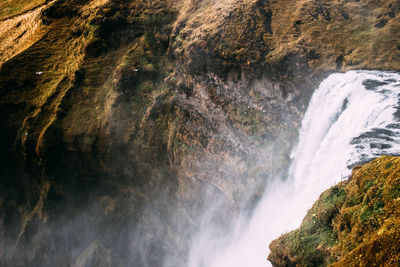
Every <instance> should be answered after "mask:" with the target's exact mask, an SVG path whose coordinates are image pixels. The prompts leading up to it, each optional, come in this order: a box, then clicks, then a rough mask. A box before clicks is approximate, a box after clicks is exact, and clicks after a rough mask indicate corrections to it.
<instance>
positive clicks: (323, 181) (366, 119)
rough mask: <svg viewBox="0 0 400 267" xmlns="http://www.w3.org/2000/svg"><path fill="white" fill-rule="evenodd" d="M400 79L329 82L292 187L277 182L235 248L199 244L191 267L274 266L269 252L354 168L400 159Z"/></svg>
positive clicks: (366, 74) (373, 75)
mask: <svg viewBox="0 0 400 267" xmlns="http://www.w3.org/2000/svg"><path fill="white" fill-rule="evenodd" d="M399 99H400V75H399V74H398V73H394V72H379V71H349V72H347V73H345V74H333V75H330V76H329V77H328V78H327V79H326V80H324V81H323V82H322V83H321V85H320V86H319V88H318V89H317V90H316V91H315V93H314V94H313V96H312V99H311V102H310V104H309V107H308V109H307V112H306V114H305V116H304V119H303V121H302V128H301V130H300V136H299V142H298V146H297V148H295V149H294V150H293V152H292V159H293V162H292V165H291V167H290V169H289V178H288V179H287V180H286V182H277V183H276V184H274V185H273V186H270V187H269V188H268V190H267V191H266V193H265V195H264V197H263V199H262V201H261V202H260V204H259V206H258V207H257V209H256V210H255V211H254V213H253V215H252V217H251V218H250V219H249V220H248V222H247V223H246V224H245V226H244V227H242V225H243V223H242V222H238V223H237V227H235V229H233V230H232V232H233V233H232V236H231V237H229V242H227V241H225V242H227V243H228V245H222V244H224V241H221V240H217V239H216V238H213V237H212V236H211V235H209V234H207V232H206V231H205V233H203V234H201V235H200V237H199V238H198V239H196V241H195V243H194V245H193V248H192V252H191V256H190V262H189V266H191V267H202V266H211V267H236V266H237V267H246V266H251V267H257V266H268V265H270V264H269V263H268V262H267V260H266V258H267V255H268V253H269V251H268V244H269V243H270V242H271V241H272V240H273V239H275V238H277V237H278V236H279V235H281V234H283V233H285V232H287V231H290V230H293V229H295V228H297V227H299V226H300V224H301V221H302V219H303V217H304V216H305V214H306V212H307V210H308V209H309V208H311V206H312V204H313V203H314V202H315V201H316V200H317V198H318V196H319V195H320V194H321V193H322V192H323V191H324V190H326V189H327V188H329V187H331V186H333V185H335V184H336V183H337V182H339V181H341V180H343V179H346V178H348V177H349V175H350V173H351V167H352V166H354V165H355V164H358V163H363V162H365V161H368V160H371V159H373V158H376V157H378V156H380V155H399V154H400V121H399V117H398V116H399V115H400V111H399V110H398V108H399Z"/></svg>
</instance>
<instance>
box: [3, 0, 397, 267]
mask: <svg viewBox="0 0 400 267" xmlns="http://www.w3.org/2000/svg"><path fill="white" fill-rule="evenodd" d="M0 6H1V9H0V96H1V98H0V111H1V112H0V129H1V131H0V147H1V149H0V209H1V210H2V212H1V216H0V226H1V227H0V230H1V236H2V238H1V241H0V254H1V257H0V263H1V265H4V266H27V265H31V266H72V265H74V266H99V265H101V266H126V265H133V266H161V265H166V266H177V265H184V264H185V257H186V255H187V247H188V242H190V237H191V233H193V232H195V231H196V229H197V228H198V227H199V224H200V217H201V214H202V213H203V211H204V210H205V209H207V210H209V209H210V206H211V208H213V212H212V214H213V216H211V219H210V220H211V223H212V224H217V225H221V227H223V226H226V225H228V224H229V221H230V220H231V219H232V218H234V217H235V216H236V215H237V214H238V213H240V212H241V211H243V210H247V209H248V208H251V207H252V206H253V205H254V203H255V202H256V201H257V199H258V198H259V197H260V196H261V194H262V190H263V189H262V188H264V186H265V185H266V184H267V183H268V182H269V181H271V180H272V179H273V178H274V177H277V176H278V175H280V174H282V173H284V172H285V170H286V167H287V164H288V162H289V152H290V149H291V145H292V142H293V140H294V139H295V137H296V135H297V129H298V127H299V122H300V120H301V117H302V113H303V112H304V109H305V106H306V104H307V101H308V99H309V96H310V95H311V93H312V91H313V89H314V88H315V87H316V86H317V84H318V82H319V81H320V80H321V79H322V78H323V77H325V76H326V75H327V74H329V73H331V72H333V71H342V70H348V69H355V68H366V69H384V70H399V69H400V66H399V64H400V63H399V62H400V60H399V57H400V50H399V46H398V44H399V32H400V31H399V25H400V24H399V22H398V19H399V16H398V14H399V12H400V6H399V3H398V2H397V1H379V0H373V1H372V0H371V1H367V0H365V1H317V0H302V1H299V0H297V1H294V0H284V1H273V0H270V1H267V0H241V1H232V0H224V1H207V0H204V1H200V0H182V1H161V0H160V1H157V0H142V1H136V0H132V1H118V0H92V1H89V0H85V1H76V0H65V1H61V0H53V1H48V0H35V1H24V0H16V1H6V2H3V3H0ZM210 203H212V205H210ZM223 229H224V228H221V231H223Z"/></svg>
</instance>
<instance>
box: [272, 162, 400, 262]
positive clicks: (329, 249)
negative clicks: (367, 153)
mask: <svg viewBox="0 0 400 267" xmlns="http://www.w3.org/2000/svg"><path fill="white" fill-rule="evenodd" d="M399 238H400V158H396V157H388V156H384V157H381V158H378V159H376V160H373V161H371V162H370V163H367V164H365V165H363V166H356V167H355V168H354V170H353V173H352V176H351V178H350V179H349V180H348V181H346V182H342V183H340V184H338V185H337V186H334V187H333V188H331V189H329V190H327V191H326V192H324V193H323V194H322V195H321V197H320V199H319V200H318V201H317V202H316V203H315V204H314V206H313V207H312V208H311V209H310V210H309V211H308V213H307V216H306V217H305V218H304V221H303V223H302V225H301V227H300V228H299V229H297V230H295V231H293V232H290V233H287V234H285V235H283V236H281V237H280V238H278V239H277V240H275V241H273V242H272V243H271V245H270V248H271V254H270V255H269V260H270V261H272V262H273V263H274V265H275V266H288V265H290V264H292V265H293V266H294V265H296V264H299V265H300V266H325V265H332V266H394V265H396V266H397V265H398V264H399V263H400V256H399V255H400V243H399V242H398V240H399Z"/></svg>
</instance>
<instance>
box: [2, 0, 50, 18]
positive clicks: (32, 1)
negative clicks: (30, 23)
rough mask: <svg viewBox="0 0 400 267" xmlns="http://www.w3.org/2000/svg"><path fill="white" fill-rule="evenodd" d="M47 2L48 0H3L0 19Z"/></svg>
mask: <svg viewBox="0 0 400 267" xmlns="http://www.w3.org/2000/svg"><path fill="white" fill-rule="evenodd" d="M45 2H46V0H28V1H27V0H2V1H0V20H5V19H8V18H10V17H13V16H17V15H20V14H22V13H24V12H27V11H30V10H32V9H34V8H36V7H38V6H40V5H42V4H44V3H45Z"/></svg>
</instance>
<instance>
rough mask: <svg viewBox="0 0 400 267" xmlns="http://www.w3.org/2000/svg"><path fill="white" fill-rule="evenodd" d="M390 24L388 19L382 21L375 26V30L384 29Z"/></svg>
mask: <svg viewBox="0 0 400 267" xmlns="http://www.w3.org/2000/svg"><path fill="white" fill-rule="evenodd" d="M387 23H388V20H386V19H381V20H380V21H379V22H378V23H377V24H375V28H378V29H380V28H383V27H385V25H386V24H387Z"/></svg>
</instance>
